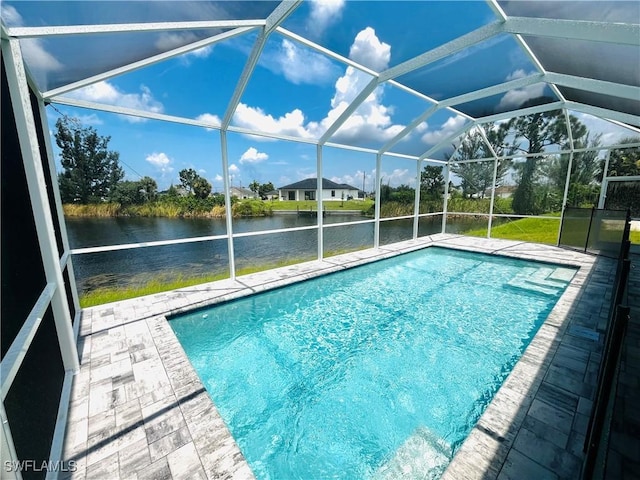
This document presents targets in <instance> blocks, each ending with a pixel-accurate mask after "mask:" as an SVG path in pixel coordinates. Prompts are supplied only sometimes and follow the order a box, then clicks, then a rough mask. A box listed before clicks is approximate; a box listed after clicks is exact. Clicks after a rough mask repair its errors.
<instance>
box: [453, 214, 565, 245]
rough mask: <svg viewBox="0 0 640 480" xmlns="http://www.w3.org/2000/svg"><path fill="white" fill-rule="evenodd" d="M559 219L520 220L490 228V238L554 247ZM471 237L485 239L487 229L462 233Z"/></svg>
mask: <svg viewBox="0 0 640 480" xmlns="http://www.w3.org/2000/svg"><path fill="white" fill-rule="evenodd" d="M558 228H560V218H559V217H558V219H557V220H556V219H552V218H521V219H519V220H514V221H512V222H508V223H503V224H502V225H498V226H495V227H492V228H491V237H493V238H504V239H507V240H522V241H526V242H535V243H546V244H548V245H555V244H556V243H557V242H558ZM463 234H464V235H470V236H473V237H486V236H487V229H486V228H480V229H475V230H469V231H466V232H463Z"/></svg>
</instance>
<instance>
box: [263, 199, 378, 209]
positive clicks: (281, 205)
mask: <svg viewBox="0 0 640 480" xmlns="http://www.w3.org/2000/svg"><path fill="white" fill-rule="evenodd" d="M268 203H269V205H271V208H272V210H273V211H278V210H294V211H295V210H297V209H298V208H299V209H300V210H310V209H311V210H317V209H318V202H316V201H315V200H301V201H298V202H297V201H295V200H284V201H279V200H274V201H273V202H268ZM322 205H323V207H324V209H325V210H332V211H333V210H336V211H339V210H358V211H360V210H367V209H368V208H369V207H370V206H371V205H373V200H345V201H344V202H343V201H341V200H338V201H335V200H333V201H329V202H322Z"/></svg>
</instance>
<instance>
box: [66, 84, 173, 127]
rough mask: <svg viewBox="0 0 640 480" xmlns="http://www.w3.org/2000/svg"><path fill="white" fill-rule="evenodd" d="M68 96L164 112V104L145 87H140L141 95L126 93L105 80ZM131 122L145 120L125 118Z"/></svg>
mask: <svg viewBox="0 0 640 480" xmlns="http://www.w3.org/2000/svg"><path fill="white" fill-rule="evenodd" d="M68 96H70V97H73V98H77V99H79V100H86V101H89V102H97V103H106V104H108V105H117V106H119V107H125V108H132V109H135V110H144V111H147V112H153V113H161V112H162V111H163V110H164V106H163V105H162V103H160V102H159V101H157V100H156V99H155V98H153V94H152V93H151V90H149V88H148V87H146V86H145V85H140V93H126V92H123V91H121V90H120V89H119V88H118V87H116V86H115V85H113V84H111V83H109V82H107V81H106V80H103V81H101V82H98V83H94V84H93V85H89V86H87V87H84V88H81V89H79V90H76V91H74V92H71V93H69V94H68ZM125 119H126V120H127V121H130V122H140V121H144V119H141V118H136V117H130V116H128V115H126V116H125Z"/></svg>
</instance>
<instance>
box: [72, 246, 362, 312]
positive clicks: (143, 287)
mask: <svg viewBox="0 0 640 480" xmlns="http://www.w3.org/2000/svg"><path fill="white" fill-rule="evenodd" d="M363 248H368V247H363ZM357 250H362V248H349V249H341V250H333V251H328V252H325V254H324V256H325V257H327V258H328V257H333V256H336V255H341V254H343V253H348V252H354V251H357ZM312 260H315V258H285V259H282V260H279V261H276V262H269V263H262V264H260V265H247V266H238V268H236V275H237V276H241V275H249V274H250V273H257V272H262V271H265V270H271V269H274V268H280V267H286V266H289V265H295V264H297V263H302V262H308V261H312ZM225 278H229V273H228V272H226V271H225V272H223V273H217V274H211V275H196V276H184V275H178V276H177V277H176V278H174V279H153V280H150V281H148V282H146V283H143V284H140V285H136V286H130V287H104V288H97V289H95V290H91V291H89V292H85V293H81V294H80V306H81V307H82V308H86V307H93V306H95V305H102V304H103V303H110V302H118V301H120V300H128V299H130V298H135V297H141V296H143V295H152V294H154V293H162V292H167V291H169V290H175V289H178V288H186V287H191V286H193V285H199V284H202V283H208V282H215V281H218V280H224V279H225Z"/></svg>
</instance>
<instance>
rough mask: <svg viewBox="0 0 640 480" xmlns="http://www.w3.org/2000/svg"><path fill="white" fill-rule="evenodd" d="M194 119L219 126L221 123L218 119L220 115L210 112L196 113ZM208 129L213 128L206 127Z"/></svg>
mask: <svg viewBox="0 0 640 480" xmlns="http://www.w3.org/2000/svg"><path fill="white" fill-rule="evenodd" d="M196 120H198V121H199V122H205V123H209V124H211V125H216V126H218V127H219V126H220V125H222V120H220V117H219V116H218V115H214V114H212V113H203V114H201V115H198V116H197V117H196ZM207 130H208V131H211V130H214V129H213V128H207Z"/></svg>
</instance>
